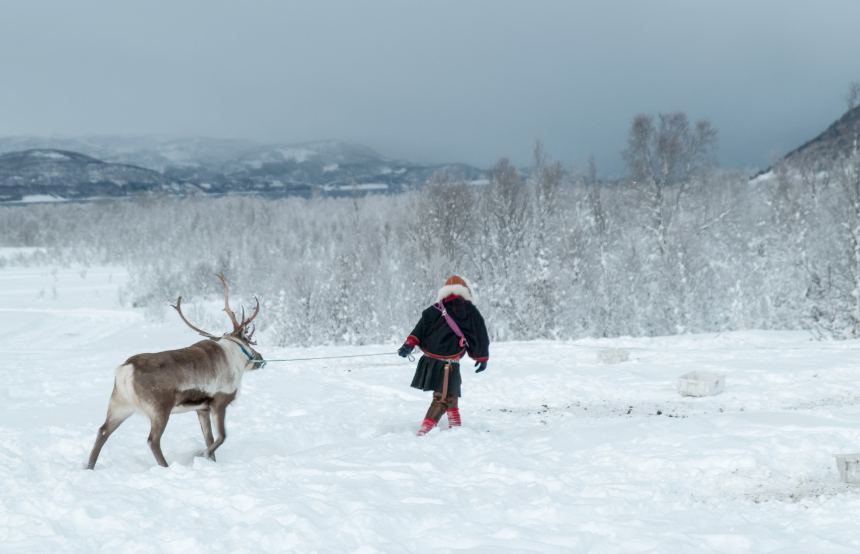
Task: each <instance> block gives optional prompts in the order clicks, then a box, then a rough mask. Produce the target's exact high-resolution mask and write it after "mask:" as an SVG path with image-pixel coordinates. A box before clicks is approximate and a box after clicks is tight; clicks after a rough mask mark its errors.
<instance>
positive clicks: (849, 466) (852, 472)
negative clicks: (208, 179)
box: [833, 454, 860, 484]
mask: <svg viewBox="0 0 860 554" xmlns="http://www.w3.org/2000/svg"><path fill="white" fill-rule="evenodd" d="M833 457H834V458H836V467H837V468H838V469H839V479H840V480H841V481H842V482H843V483H855V484H860V454H834V455H833Z"/></svg>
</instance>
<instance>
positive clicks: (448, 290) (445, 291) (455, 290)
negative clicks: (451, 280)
mask: <svg viewBox="0 0 860 554" xmlns="http://www.w3.org/2000/svg"><path fill="white" fill-rule="evenodd" d="M452 294H453V295H454V296H459V297H460V298H462V299H463V300H468V301H469V302H474V299H473V298H472V293H471V292H469V289H467V288H466V287H464V286H463V285H445V286H444V287H442V288H441V289H439V294H438V295H436V302H441V301H443V300H445V299H446V298H448V297H449V296H451V295H452Z"/></svg>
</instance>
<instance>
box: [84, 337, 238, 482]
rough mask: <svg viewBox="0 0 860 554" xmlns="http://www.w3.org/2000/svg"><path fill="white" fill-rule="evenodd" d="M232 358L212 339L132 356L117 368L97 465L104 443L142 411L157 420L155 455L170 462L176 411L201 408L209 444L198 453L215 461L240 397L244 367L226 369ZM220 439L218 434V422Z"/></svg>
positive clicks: (92, 457) (95, 447) (98, 438)
mask: <svg viewBox="0 0 860 554" xmlns="http://www.w3.org/2000/svg"><path fill="white" fill-rule="evenodd" d="M229 365H230V362H229V360H228V358H227V355H226V353H225V350H224V347H222V345H221V344H219V343H218V342H215V341H212V340H204V341H200V342H198V343H197V344H194V345H192V346H189V347H188V348H182V349H180V350H169V351H166V352H156V353H153V354H138V355H136V356H132V357H131V358H129V359H128V360H126V362H125V363H124V364H123V365H121V366H120V367H118V368H117V372H116V373H117V376H116V380H115V382H114V389H113V393H112V394H111V399H110V403H109V405H108V415H107V419H106V420H105V423H104V425H102V426H101V428H100V429H99V432H98V435H97V436H96V442H95V444H94V445H93V450H92V453H91V454H90V459H89V463H88V464H87V468H88V469H93V468H94V467H95V464H96V460H98V457H99V453H100V452H101V449H102V447H103V446H104V444H105V442H106V441H107V439H108V437H110V435H111V433H113V432H114V431H116V429H117V427H119V426H120V424H122V422H123V421H125V420H126V419H127V418H128V417H129V416H130V415H131V414H133V413H134V412H136V411H138V412H141V413H143V414H145V415H146V416H147V417H149V419H150V422H151V424H152V427H151V430H150V433H149V438H148V440H147V442H148V443H149V446H150V448H151V449H152V453H153V455H154V456H155V460H156V461H157V462H158V464H159V465H161V466H165V467H166V466H167V461H166V460H165V459H164V454H163V453H162V452H161V435H162V434H163V433H164V429H165V427H166V426H167V420H168V418H169V417H170V414H171V413H177V412H185V411H192V410H194V411H197V416H198V418H199V420H200V427H201V429H202V431H203V438H204V440H205V441H206V449H205V450H203V451H201V452H198V455H205V456H207V457H208V458H209V459H211V460H213V461H214V460H215V450H216V449H217V448H218V447H219V446H221V444H223V442H224V439H225V438H226V436H227V434H226V429H225V426H224V418H225V415H226V411H227V406H228V405H229V404H230V403H231V402H232V401H233V400H234V399H235V398H236V396H237V393H238V389H239V384H240V383H239V381H240V380H241V376H242V373H244V371H238V372H235V371H225V368H226V367H229ZM210 415H211V419H212V420H214V423H215V431H216V432H217V434H218V439H217V440H215V439H214V437H213V435H212V423H211V422H210Z"/></svg>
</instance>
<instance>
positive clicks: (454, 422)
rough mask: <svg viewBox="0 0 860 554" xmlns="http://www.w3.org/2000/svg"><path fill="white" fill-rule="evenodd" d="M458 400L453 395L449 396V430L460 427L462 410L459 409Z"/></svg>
mask: <svg viewBox="0 0 860 554" xmlns="http://www.w3.org/2000/svg"><path fill="white" fill-rule="evenodd" d="M458 400H459V399H458V398H457V397H456V396H455V395H453V394H449V395H448V411H447V412H446V413H447V415H448V428H449V429H450V428H451V427H459V426H460V409H459V408H458V407H457V404H458Z"/></svg>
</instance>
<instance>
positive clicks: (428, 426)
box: [418, 417, 436, 437]
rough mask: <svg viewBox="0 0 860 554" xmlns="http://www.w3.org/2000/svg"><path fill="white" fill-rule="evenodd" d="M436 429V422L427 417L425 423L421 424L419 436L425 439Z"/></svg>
mask: <svg viewBox="0 0 860 554" xmlns="http://www.w3.org/2000/svg"><path fill="white" fill-rule="evenodd" d="M434 427H436V422H435V421H433V420H432V419H430V418H429V417H425V418H424V422H423V423H422V424H421V429H418V436H419V437H423V436H424V435H426V434H427V433H429V432H430V431H431V430H433V428H434Z"/></svg>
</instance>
